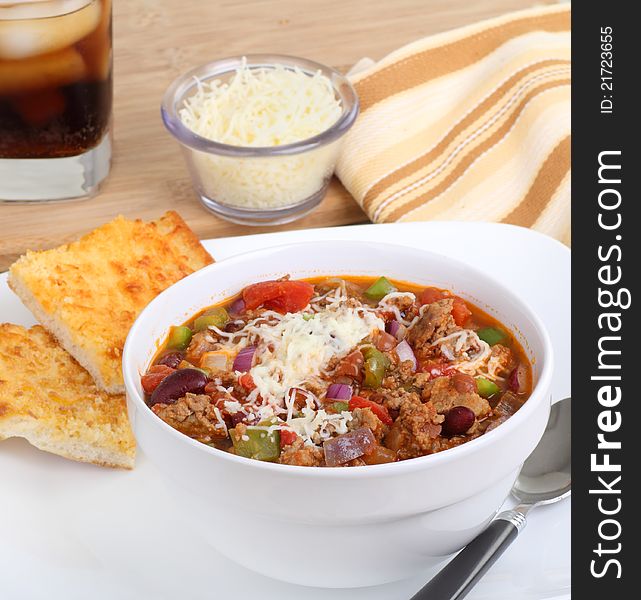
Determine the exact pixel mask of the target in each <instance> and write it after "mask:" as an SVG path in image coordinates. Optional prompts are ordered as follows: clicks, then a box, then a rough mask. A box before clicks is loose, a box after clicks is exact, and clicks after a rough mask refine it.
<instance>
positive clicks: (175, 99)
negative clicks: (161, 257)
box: [161, 55, 358, 225]
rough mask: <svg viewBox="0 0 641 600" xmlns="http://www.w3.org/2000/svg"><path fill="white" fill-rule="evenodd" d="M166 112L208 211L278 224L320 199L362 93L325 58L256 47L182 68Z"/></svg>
mask: <svg viewBox="0 0 641 600" xmlns="http://www.w3.org/2000/svg"><path fill="white" fill-rule="evenodd" d="M161 114H162V119H163V122H164V124H165V126H166V128H167V129H168V130H169V132H170V133H171V134H172V135H173V136H174V137H175V138H176V139H177V140H178V142H180V144H181V146H182V149H183V153H184V156H185V160H186V161H187V166H188V168H189V172H190V174H191V178H192V182H193V185H194V187H195V189H196V192H197V194H198V196H199V197H200V200H201V202H202V203H203V205H204V206H205V207H206V208H207V209H209V210H210V211H211V212H213V213H215V214H216V215H218V216H220V217H222V218H224V219H227V220H229V221H233V222H235V223H242V224H245V225H269V224H273V225H276V224H281V223H287V222H289V221H293V220H294V219H298V218H300V217H302V216H303V215H305V214H307V213H309V212H310V211H311V210H312V209H313V208H314V207H315V206H316V205H317V204H318V203H319V202H320V201H321V200H322V199H323V196H324V195H325V192H326V190H327V186H328V185H329V181H330V178H331V176H332V173H333V172H334V167H335V165H336V160H337V159H338V154H339V151H340V145H341V140H342V137H343V136H344V134H345V133H346V132H347V131H348V130H349V128H350V127H351V126H352V124H353V123H354V120H355V119H356V116H357V115H358V98H357V96H356V92H355V91H354V88H353V87H352V85H351V84H350V83H349V81H348V80H347V78H346V77H344V76H343V75H341V74H340V73H338V72H337V71H335V70H334V69H331V68H329V67H326V66H324V65H321V64H319V63H315V62H313V61H310V60H306V59H302V58H295V57H291V56H279V55H250V56H243V57H233V58H226V59H222V60H218V61H215V62H212V63H209V64H206V65H203V66H201V67H198V68H196V69H193V70H191V71H189V72H187V73H185V74H184V75H183V76H181V77H179V78H178V79H177V80H176V81H174V82H173V83H172V84H171V85H170V86H169V88H168V89H167V92H166V93H165V96H164V98H163V103H162V107H161Z"/></svg>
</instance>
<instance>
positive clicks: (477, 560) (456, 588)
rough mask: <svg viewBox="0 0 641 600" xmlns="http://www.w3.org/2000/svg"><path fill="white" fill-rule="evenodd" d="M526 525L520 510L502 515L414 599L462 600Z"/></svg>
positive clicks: (413, 598) (413, 599) (412, 599)
mask: <svg viewBox="0 0 641 600" xmlns="http://www.w3.org/2000/svg"><path fill="white" fill-rule="evenodd" d="M524 526H525V517H524V516H523V515H522V514H521V513H518V512H516V511H508V512H505V513H501V514H500V515H499V516H498V517H497V518H496V519H495V520H494V521H492V523H490V525H489V526H488V528H487V529H485V530H484V531H483V532H481V533H480V534H479V535H478V536H477V537H476V538H474V539H473V540H472V541H471V542H470V543H469V544H468V545H467V546H466V547H465V548H463V550H461V551H460V552H459V553H458V555H457V556H456V557H455V558H454V559H452V560H451V561H450V562H449V563H448V564H447V565H446V566H445V568H444V569H442V570H441V571H440V572H439V573H438V574H437V575H436V576H435V577H434V578H433V579H432V580H431V581H430V582H429V583H427V584H426V585H425V586H423V587H422V588H421V589H420V590H419V591H418V592H416V594H415V595H414V596H412V598H411V600H461V598H465V596H467V594H468V593H469V591H470V590H471V589H472V588H473V587H474V586H475V585H476V582H477V581H478V580H479V579H481V577H483V575H485V572H486V571H487V570H488V569H489V568H490V567H491V566H492V565H493V564H494V563H495V561H496V560H497V559H498V558H499V556H501V554H503V552H505V550H506V548H507V547H508V546H509V545H510V544H511V543H512V542H513V541H514V540H515V539H516V536H517V535H518V533H519V531H520V530H521V529H523V527H524Z"/></svg>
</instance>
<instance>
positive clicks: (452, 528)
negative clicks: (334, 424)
mask: <svg viewBox="0 0 641 600" xmlns="http://www.w3.org/2000/svg"><path fill="white" fill-rule="evenodd" d="M373 257H375V260H373ZM286 274H288V275H290V276H291V278H292V279H309V278H318V277H322V276H328V277H331V276H337V275H338V276H342V277H350V276H352V277H356V276H369V277H372V276H379V275H385V276H386V277H388V278H390V279H391V280H394V281H401V282H411V283H412V284H415V285H416V286H420V287H422V286H434V287H437V288H442V289H446V290H451V292H452V294H454V295H456V296H458V297H460V298H462V299H463V300H464V301H465V302H469V303H471V304H473V305H475V306H477V307H479V308H480V309H482V310H483V311H485V312H486V313H488V314H489V315H490V316H491V317H494V318H496V319H498V320H499V321H500V322H501V323H502V324H503V325H504V326H505V328H506V329H507V330H509V331H510V332H512V333H513V335H514V337H515V338H516V340H517V341H518V343H519V344H520V346H521V347H522V349H523V352H524V353H525V355H526V356H527V359H528V360H529V362H530V363H531V367H532V389H531V393H530V395H529V397H528V398H527V400H526V401H525V402H524V403H523V405H522V406H521V407H520V408H519V410H517V411H516V412H515V414H513V415H512V416H510V418H508V419H507V420H506V421H505V422H502V423H501V424H500V425H498V426H497V427H495V428H493V429H492V430H488V431H486V432H485V433H484V434H483V435H480V436H479V437H476V438H475V439H470V440H469V441H466V442H465V443H463V444H461V445H458V446H456V447H452V448H450V449H447V450H444V451H442V452H437V453H435V454H431V455H428V456H421V457H418V458H409V459H407V460H401V461H398V462H393V463H389V464H374V465H364V466H355V467H349V468H329V467H308V466H293V465H291V464H278V463H275V462H265V461H261V460H253V459H250V458H245V457H243V456H238V455H236V454H232V453H229V452H226V451H224V450H220V449H218V448H216V447H211V446H210V445H207V444H205V443H202V442H201V441H197V440H196V439H192V438H191V437H189V436H187V435H185V434H183V433H181V432H180V431H178V430H177V429H175V428H174V427H172V426H170V425H169V424H168V423H167V422H165V421H164V420H162V419H161V418H159V417H158V416H157V415H156V414H154V412H153V411H152V410H150V407H149V406H148V404H147V402H146V400H147V401H149V398H148V397H146V396H145V391H144V389H143V387H142V385H141V376H142V375H143V374H144V373H146V372H147V369H148V368H149V366H150V365H151V364H152V363H153V361H154V359H155V357H157V355H158V351H159V348H160V346H161V344H162V343H163V341H164V340H166V339H167V334H168V332H169V330H170V327H171V326H172V325H176V324H179V323H185V322H187V321H188V320H189V319H191V318H192V316H193V315H195V314H197V313H199V312H200V311H202V310H203V309H204V308H205V307H208V306H211V305H215V304H218V303H221V302H223V301H225V300H226V299H229V298H232V297H234V296H235V295H237V294H238V293H239V292H240V291H241V290H243V289H244V288H245V287H246V286H248V285H251V284H253V283H255V282H260V281H266V280H273V279H276V278H279V277H282V276H283V275H286ZM552 360H553V358H552V347H551V343H550V340H549V337H548V334H547V332H546V331H545V328H544V326H543V324H542V323H541V321H540V320H539V318H538V317H537V316H536V314H534V312H533V311H532V310H531V309H530V308H529V307H528V305H527V303H526V302H525V301H524V300H522V299H520V298H518V297H517V296H516V295H515V294H514V293H513V292H511V291H510V289H509V288H508V287H506V286H505V285H503V284H502V283H500V282H498V281H496V280H494V279H491V278H489V277H487V276H486V275H485V274H484V273H483V272H481V271H479V270H477V269H474V268H471V267H469V266H467V265H466V264H464V263H462V262H459V261H456V260H453V259H450V258H447V257H445V256H441V255H438V254H435V253H430V252H426V251H420V250H415V249H412V248H406V247H402V246H393V245H385V244H376V245H374V244H370V243H363V242H337V241H332V242H325V243H322V242H315V243H308V244H295V245H288V246H281V247H275V248H269V249H264V250H260V251H256V252H251V253H247V254H244V255H241V256H236V257H233V258H231V259H228V260H225V261H222V262H220V263H216V264H213V265H211V266H209V267H206V268H204V269H202V270H200V271H198V272H196V273H194V274H193V275H190V276H189V277H187V278H185V279H184V280H182V281H180V282H178V283H176V284H175V285H173V286H171V287H170V288H169V289H167V290H166V291H165V292H163V293H162V294H160V296H158V297H157V298H156V299H155V300H154V301H152V302H151V303H150V304H149V305H148V306H147V308H145V310H144V311H143V312H142V314H141V315H140V317H139V318H138V320H137V321H136V323H135V324H134V326H133V327H132V329H131V331H130V332H129V336H128V338H127V342H126V345H125V349H124V354H123V371H124V378H125V386H126V390H127V400H128V408H129V415H130V419H131V421H132V426H133V429H134V433H135V435H136V438H137V441H138V443H139V445H140V447H141V449H142V451H143V452H144V454H145V455H146V456H147V457H149V459H150V460H151V461H152V462H153V463H154V464H155V465H156V466H157V468H158V469H159V470H160V471H161V472H162V473H163V475H164V476H165V477H166V480H167V482H168V484H169V486H170V488H171V489H172V490H174V492H175V493H176V496H177V498H178V502H179V505H180V507H181V508H180V510H181V514H183V515H184V516H185V519H186V520H187V521H189V522H191V523H192V524H193V526H194V527H195V528H196V529H197V531H198V532H199V533H200V534H201V535H202V536H203V537H204V538H205V539H206V540H207V541H208V542H209V543H210V544H211V545H212V546H214V547H215V548H216V549H217V550H219V551H220V552H221V553H223V554H225V555H226V556H228V557H229V558H231V559H233V560H235V561H237V562H239V563H240V564H242V565H244V566H246V567H248V568H250V569H253V570H255V571H257V572H260V573H262V574H264V575H267V576H270V577H274V578H277V579H281V580H284V581H288V582H291V583H297V584H302V585H312V586H322V587H359V586H368V585H375V584H381V583H386V582H390V581H394V580H398V579H401V578H405V577H408V576H411V575H412V574H415V573H416V572H418V571H420V570H422V569H425V567H427V566H430V565H434V566H437V565H438V564H440V563H441V562H442V561H443V560H445V559H446V558H447V557H448V556H449V555H451V554H452V553H454V552H456V551H457V550H459V549H460V548H461V547H462V546H464V545H465V544H467V543H468V542H469V541H470V540H471V539H472V538H474V537H475V536H476V535H477V534H478V533H479V532H480V530H481V529H482V528H484V527H485V526H486V524H487V523H488V522H489V521H490V520H491V519H492V517H493V516H494V515H495V514H496V511H497V510H498V509H499V507H500V506H501V504H502V503H503V502H504V500H505V498H506V497H507V495H508V494H509V490H510V488H511V486H512V483H513V482H514V480H515V478H516V475H517V473H518V470H519V468H520V465H521V464H522V463H523V461H524V460H525V458H526V457H527V456H528V454H529V453H530V452H531V451H532V449H533V448H534V447H535V446H536V444H537V443H538V441H539V439H540V437H541V435H542V433H543V430H544V428H545V425H546V423H547V418H548V414H549V408H550V393H549V388H550V381H551V374H552ZM397 418H398V417H397ZM177 507H178V505H177ZM177 507H176V510H178V508H177ZM212 583H214V582H212Z"/></svg>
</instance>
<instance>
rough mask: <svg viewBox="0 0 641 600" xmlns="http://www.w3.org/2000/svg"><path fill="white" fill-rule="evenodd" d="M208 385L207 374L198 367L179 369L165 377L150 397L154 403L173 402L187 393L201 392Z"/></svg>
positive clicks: (152, 403) (150, 403) (150, 402)
mask: <svg viewBox="0 0 641 600" xmlns="http://www.w3.org/2000/svg"><path fill="white" fill-rule="evenodd" d="M206 385H207V376H206V375H205V374H204V373H203V372H202V371H199V370H198V369H179V370H178V371H175V372H174V373H172V374H171V375H168V376H167V377H165V378H164V379H163V380H162V381H161V382H160V384H159V385H158V387H157V388H156V389H155V390H154V392H153V394H152V395H151V398H150V399H149V403H148V404H149V406H153V405H154V404H173V403H174V402H176V400H178V399H179V398H182V397H183V396H184V395H185V394H187V393H188V392H189V393H192V394H200V393H202V392H203V390H204V389H205V386H206Z"/></svg>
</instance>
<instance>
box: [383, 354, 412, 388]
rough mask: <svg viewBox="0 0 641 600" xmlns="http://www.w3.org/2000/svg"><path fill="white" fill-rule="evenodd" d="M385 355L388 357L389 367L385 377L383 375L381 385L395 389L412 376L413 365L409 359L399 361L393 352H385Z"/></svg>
mask: <svg viewBox="0 0 641 600" xmlns="http://www.w3.org/2000/svg"><path fill="white" fill-rule="evenodd" d="M386 356H388V357H389V358H390V367H389V369H388V371H387V373H386V375H385V377H383V381H382V382H381V386H382V387H384V388H387V389H390V390H391V389H395V388H398V387H400V386H402V385H403V384H405V383H407V382H409V381H410V380H411V379H412V378H413V375H414V373H413V369H414V365H413V363H412V361H411V360H406V361H404V362H402V363H399V362H398V357H397V356H396V353H395V352H389V353H386Z"/></svg>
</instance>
